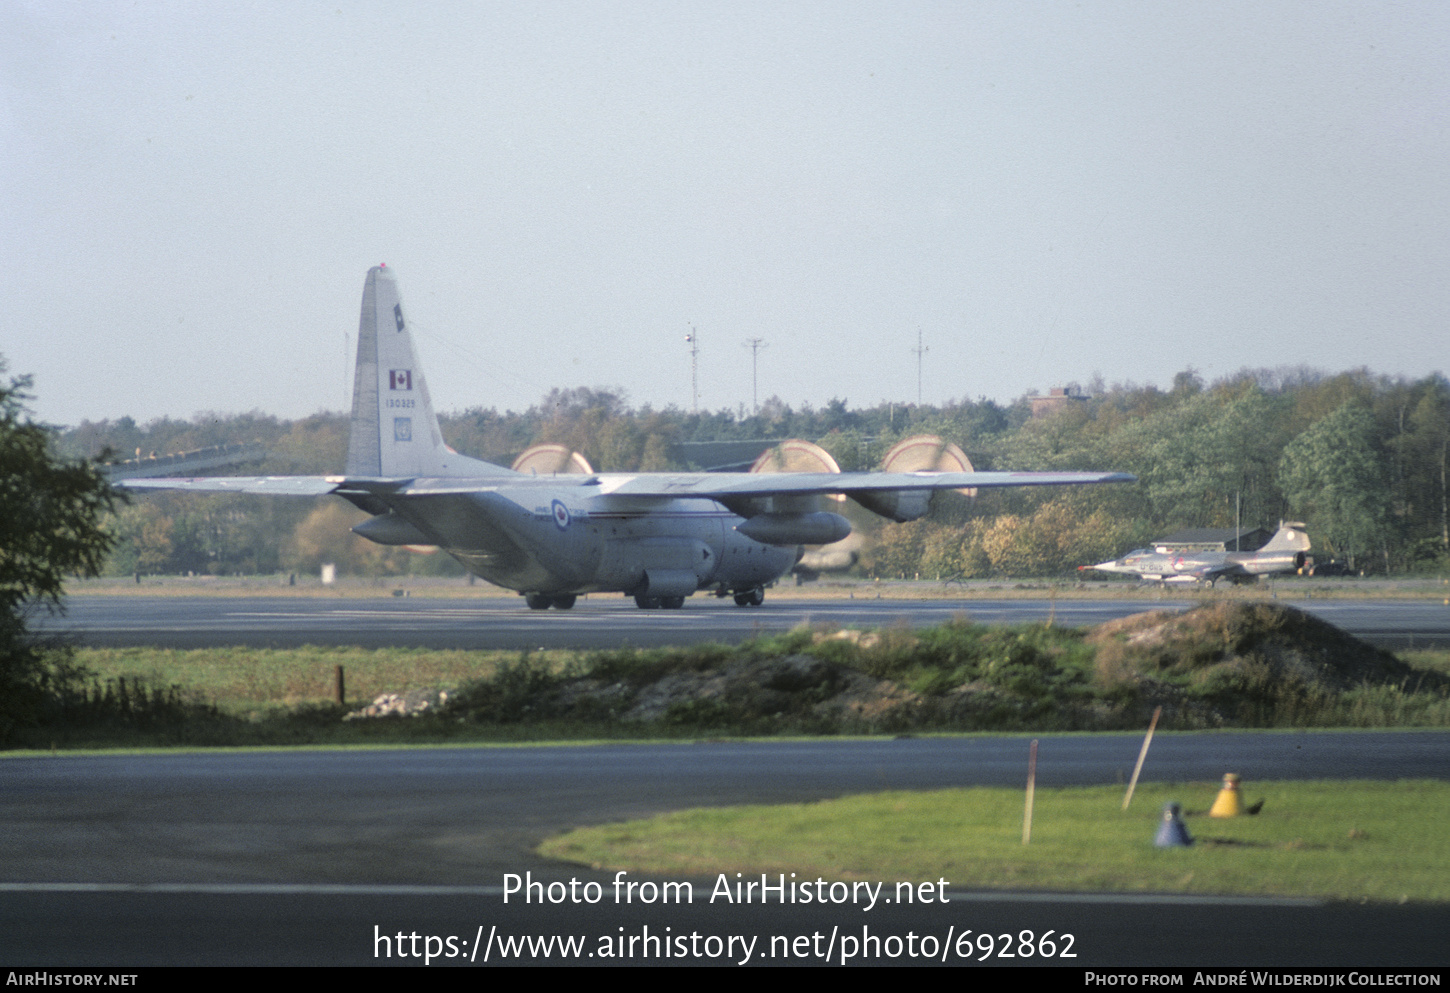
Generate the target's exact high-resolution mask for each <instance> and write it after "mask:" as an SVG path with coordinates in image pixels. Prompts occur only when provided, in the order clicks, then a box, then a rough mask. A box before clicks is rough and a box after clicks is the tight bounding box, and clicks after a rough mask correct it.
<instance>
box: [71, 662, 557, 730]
mask: <svg viewBox="0 0 1450 993" xmlns="http://www.w3.org/2000/svg"><path fill="white" fill-rule="evenodd" d="M573 654H574V653H567V652H559V653H551V652H538V653H534V654H533V656H532V658H533V659H534V660H536V661H538V662H540V663H543V664H545V665H551V666H552V665H554V664H555V663H557V664H559V665H562V664H563V663H564V662H565V661H566V660H567V659H570V658H572V657H573ZM518 658H519V653H518V652H469V651H450V650H418V649H405V648H379V649H369V648H328V647H315V646H306V647H303V648H296V649H270V648H217V649H210V648H207V649H187V650H179V649H165V648H82V649H78V650H77V651H76V654H75V660H76V662H77V663H78V664H80V665H81V666H84V667H85V668H87V669H89V670H91V671H92V672H94V673H95V674H96V676H97V678H98V679H100V680H101V681H102V682H104V681H105V680H108V679H116V678H118V677H121V676H140V677H141V678H142V679H144V680H146V681H147V682H148V683H150V684H152V685H155V686H163V687H165V686H173V685H175V686H181V687H183V688H184V689H185V690H186V691H187V692H188V693H193V694H197V695H199V696H200V697H202V698H203V699H205V700H206V701H207V702H209V703H212V704H214V705H216V706H217V707H218V708H219V709H220V710H221V711H222V712H223V713H226V714H234V715H241V716H248V715H254V714H257V713H264V712H269V711H273V710H276V709H278V708H283V707H293V706H298V705H309V704H312V705H316V704H324V703H328V702H330V701H331V700H332V699H333V695H334V692H335V691H334V685H335V684H334V680H335V674H336V667H337V666H339V665H341V666H342V667H343V670H344V676H345V686H346V690H347V698H348V700H349V701H350V702H351V703H352V705H353V706H360V705H361V704H363V703H370V702H372V701H373V700H374V699H375V698H376V697H378V696H379V695H381V694H383V693H401V692H404V691H406V690H411V689H419V688H426V689H432V688H435V687H450V686H457V685H459V684H461V683H466V682H469V681H472V680H479V679H488V678H490V677H492V676H493V675H494V674H495V673H496V672H497V671H498V669H499V667H500V666H501V665H503V664H506V663H509V662H512V661H516V660H517V659H518Z"/></svg>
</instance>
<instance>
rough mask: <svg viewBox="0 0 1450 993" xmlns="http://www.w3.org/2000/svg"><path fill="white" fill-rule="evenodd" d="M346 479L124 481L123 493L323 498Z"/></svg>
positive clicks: (335, 489) (333, 477)
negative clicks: (260, 494) (150, 491)
mask: <svg viewBox="0 0 1450 993" xmlns="http://www.w3.org/2000/svg"><path fill="white" fill-rule="evenodd" d="M347 481H348V480H347V479H346V477H344V476H190V477H166V476H158V477H153V478H151V479H123V480H121V481H120V482H118V483H116V486H117V487H118V488H120V489H124V490H187V491H190V492H192V493H271V494H276V495H280V496H322V495H323V494H325V493H335V492H337V490H338V488H339V487H341V486H342V485H343V484H344V483H346V482H347Z"/></svg>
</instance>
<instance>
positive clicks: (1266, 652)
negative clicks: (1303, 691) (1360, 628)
mask: <svg viewBox="0 0 1450 993" xmlns="http://www.w3.org/2000/svg"><path fill="white" fill-rule="evenodd" d="M1087 641H1088V643H1089V644H1091V645H1094V646H1095V647H1096V648H1097V650H1098V671H1099V673H1100V674H1101V675H1103V676H1105V677H1110V676H1111V674H1112V673H1111V670H1112V669H1113V668H1114V667H1115V666H1121V665H1122V664H1123V663H1129V664H1130V665H1131V668H1133V669H1136V670H1138V671H1140V672H1143V673H1145V674H1148V673H1152V672H1153V671H1155V670H1156V671H1159V672H1174V673H1181V674H1188V673H1194V672H1203V671H1205V670H1215V669H1218V670H1221V669H1222V667H1223V666H1225V665H1227V666H1243V665H1246V664H1249V663H1250V662H1260V663H1262V664H1264V665H1267V666H1268V668H1269V670H1270V672H1271V673H1272V675H1273V676H1274V677H1275V678H1276V679H1280V680H1290V681H1294V682H1299V683H1303V684H1305V685H1312V686H1315V687H1319V688H1322V689H1333V690H1346V689H1350V688H1351V687H1354V686H1359V685H1361V684H1363V683H1367V682H1368V683H1387V682H1398V681H1400V680H1402V679H1406V678H1408V677H1409V676H1410V675H1411V674H1412V670H1411V669H1410V667H1409V666H1407V665H1406V664H1405V663H1403V662H1401V661H1400V660H1399V659H1397V658H1395V657H1394V656H1393V655H1391V654H1390V653H1389V652H1386V651H1383V650H1381V649H1378V648H1375V647H1374V646H1373V645H1370V644H1367V643H1365V642H1363V641H1360V640H1359V639H1358V638H1356V637H1354V636H1353V635H1351V634H1349V633H1348V632H1346V631H1342V630H1340V629H1339V628H1337V627H1335V626H1334V625H1332V624H1329V623H1327V622H1325V621H1321V620H1320V619H1319V618H1317V617H1314V616H1313V615H1312V614H1306V613H1305V612H1304V611H1302V610H1296V609H1294V608H1293V607H1285V606H1282V605H1280V604H1276V603H1212V604H1206V605H1205V606H1202V607H1195V608H1194V609H1192V610H1187V611H1182V612H1178V611H1167V610H1159V611H1154V612H1152V613H1147V614H1134V615H1133V616H1131V617H1123V618H1119V619H1118V620H1115V621H1108V622H1107V623H1105V624H1100V625H1098V626H1097V627H1095V628H1093V629H1092V630H1091V631H1090V632H1089V633H1088V636H1087Z"/></svg>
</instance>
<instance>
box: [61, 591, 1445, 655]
mask: <svg viewBox="0 0 1450 993" xmlns="http://www.w3.org/2000/svg"><path fill="white" fill-rule="evenodd" d="M1197 602H1199V601H1198V600H1195V599H1193V598H1173V599H1167V598H1165V599H1161V600H1142V599H1137V600H1059V601H1056V602H1052V601H1048V600H1010V599H1001V600H875V599H869V600H868V599H853V600H839V599H838V600H825V599H812V600H792V599H787V598H771V597H768V598H767V600H766V603H765V605H764V606H762V607H753V608H739V607H736V606H735V605H734V604H733V602H731V601H728V600H723V601H722V600H717V599H714V598H706V597H693V598H691V599H690V600H689V601H688V603H687V604H686V606H685V608H684V609H683V610H650V611H646V610H639V609H638V608H636V607H635V606H634V602H633V601H632V600H626V599H624V598H622V597H592V598H587V599H583V600H581V601H580V603H579V605H578V606H576V607H575V608H574V609H573V610H570V611H557V610H548V611H531V610H528V609H527V608H526V607H524V606H523V602H522V601H521V600H518V599H514V598H504V599H499V598H492V599H480V600H475V601H468V600H443V599H437V600H435V599H426V598H421V597H420V598H411V597H380V598H376V599H340V598H332V597H319V598H315V599H309V598H285V597H235V598H232V597H220V596H217V597H179V596H157V597H146V596H136V597H129V596H127V597H120V596H90V597H72V598H71V599H70V601H69V609H68V611H67V613H66V615H65V616H63V617H58V618H46V619H42V623H41V626H42V627H43V628H44V629H46V630H51V631H57V632H66V633H69V634H72V635H74V636H75V637H76V638H77V639H78V640H79V641H81V642H82V643H83V644H89V645H100V646H131V645H154V646H159V647H166V648H214V647H220V646H224V645H249V646H253V647H275V648H288V647H296V646H298V645H304V644H350V645H363V646H366V647H384V646H396V647H416V648H479V649H484V648H501V649H519V648H539V647H544V648H571V647H575V648H608V647H617V646H620V645H626V644H628V645H634V646H637V647H653V646H658V645H678V644H688V643H695V642H702V641H721V642H736V641H742V640H744V639H746V638H749V637H752V636H754V635H756V634H758V633H760V632H775V631H788V630H790V629H791V628H793V627H796V626H797V625H800V624H805V623H833V624H842V625H854V626H861V627H877V626H889V625H893V624H902V623H905V624H909V625H911V626H913V627H923V626H928V625H933V624H942V623H945V622H946V621H949V620H951V619H952V618H954V617H958V616H961V615H963V614H965V615H966V616H969V617H971V618H972V619H973V620H976V621H980V622H983V623H991V624H1007V623H1019V622H1023V621H1045V620H1047V619H1049V618H1051V619H1052V620H1053V621H1054V622H1055V623H1058V624H1065V625H1089V624H1098V623H1101V622H1102V621H1106V620H1110V619H1112V618H1115V617H1123V616H1126V615H1128V614H1135V613H1139V612H1141V611H1145V610H1154V609H1163V608H1184V607H1189V606H1192V605H1194V604H1195V603H1197ZM1293 605H1294V606H1295V607H1298V608H1300V609H1303V610H1308V611H1310V612H1311V613H1313V614H1315V615H1317V616H1319V617H1322V618H1323V619H1324V620H1326V621H1329V622H1330V623H1331V624H1334V625H1336V626H1338V627H1341V628H1343V629H1344V630H1346V631H1349V632H1350V633H1352V634H1355V635H1358V636H1360V637H1363V638H1365V639H1367V640H1370V641H1373V642H1375V643H1377V644H1383V645H1386V646H1390V647H1396V648H1398V647H1405V646H1421V647H1430V646H1437V645H1438V646H1450V607H1447V606H1445V605H1443V604H1441V603H1440V602H1439V601H1429V600H1406V601H1392V600H1312V601H1311V600H1296V601H1294V602H1293Z"/></svg>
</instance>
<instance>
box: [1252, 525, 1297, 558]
mask: <svg viewBox="0 0 1450 993" xmlns="http://www.w3.org/2000/svg"><path fill="white" fill-rule="evenodd" d="M1259 551H1260V552H1307V551H1309V535H1307V534H1305V533H1304V525H1303V524H1300V523H1299V522H1298V521H1280V522H1279V530H1278V532H1276V533H1275V535H1274V537H1272V538H1270V539H1269V543H1268V544H1267V545H1265V546H1264V547H1263V548H1260V549H1259Z"/></svg>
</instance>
